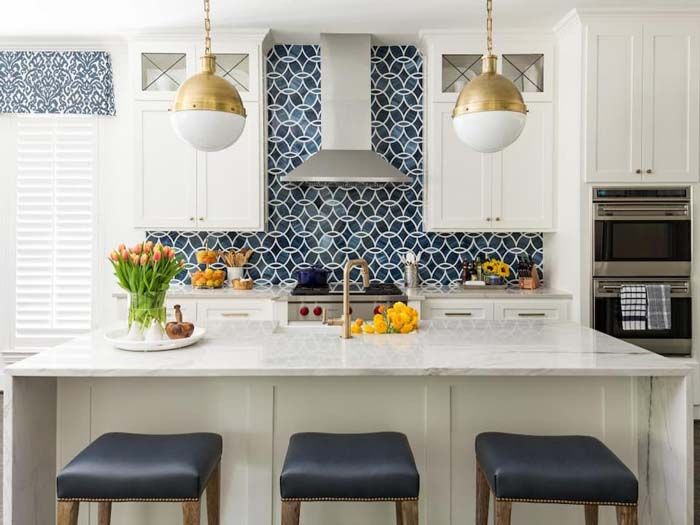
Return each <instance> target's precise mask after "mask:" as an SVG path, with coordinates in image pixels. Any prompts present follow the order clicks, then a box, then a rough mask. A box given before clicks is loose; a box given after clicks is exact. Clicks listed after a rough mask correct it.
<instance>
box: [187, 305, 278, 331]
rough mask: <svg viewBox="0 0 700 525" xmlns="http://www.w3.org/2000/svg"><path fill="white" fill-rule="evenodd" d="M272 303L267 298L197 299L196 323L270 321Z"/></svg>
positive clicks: (203, 324)
mask: <svg viewBox="0 0 700 525" xmlns="http://www.w3.org/2000/svg"><path fill="white" fill-rule="evenodd" d="M273 317H274V316H273V305H272V301H270V300H269V299H258V300H255V299H234V300H230V301H226V300H222V299H213V300H209V301H207V300H200V301H197V324H198V325H199V326H204V327H206V326H207V325H208V324H209V323H211V322H216V321H235V320H239V321H272V320H273Z"/></svg>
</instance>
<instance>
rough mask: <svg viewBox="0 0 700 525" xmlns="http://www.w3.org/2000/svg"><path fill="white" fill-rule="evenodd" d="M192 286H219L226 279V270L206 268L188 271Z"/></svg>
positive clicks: (222, 284) (221, 285)
mask: <svg viewBox="0 0 700 525" xmlns="http://www.w3.org/2000/svg"><path fill="white" fill-rule="evenodd" d="M190 279H191V281H192V287H193V288H200V289H201V288H221V287H223V286H224V281H225V280H226V270H218V269H215V268H206V269H204V270H195V271H193V272H191V273H190Z"/></svg>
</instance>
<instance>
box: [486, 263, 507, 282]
mask: <svg viewBox="0 0 700 525" xmlns="http://www.w3.org/2000/svg"><path fill="white" fill-rule="evenodd" d="M481 269H482V270H484V273H485V274H486V275H495V276H497V277H502V278H503V279H505V278H507V277H509V276H510V266H508V265H507V264H506V263H505V262H503V260H501V259H489V260H488V261H486V262H484V263H483V264H482V265H481Z"/></svg>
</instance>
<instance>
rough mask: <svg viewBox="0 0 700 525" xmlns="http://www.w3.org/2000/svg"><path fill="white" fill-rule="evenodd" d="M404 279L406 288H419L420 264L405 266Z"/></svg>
mask: <svg viewBox="0 0 700 525" xmlns="http://www.w3.org/2000/svg"><path fill="white" fill-rule="evenodd" d="M403 281H404V284H405V285H406V288H418V266H417V265H415V264H407V265H406V266H404V271H403Z"/></svg>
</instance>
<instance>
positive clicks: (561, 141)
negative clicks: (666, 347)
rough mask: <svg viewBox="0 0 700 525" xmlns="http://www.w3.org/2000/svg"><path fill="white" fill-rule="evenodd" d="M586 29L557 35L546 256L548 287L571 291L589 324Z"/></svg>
mask: <svg viewBox="0 0 700 525" xmlns="http://www.w3.org/2000/svg"><path fill="white" fill-rule="evenodd" d="M581 53H582V45H581V24H580V22H579V21H578V19H577V18H571V19H569V21H568V23H566V25H565V26H564V27H562V28H560V29H559V31H558V32H557V40H556V49H555V56H556V69H555V71H556V79H555V81H556V83H557V86H556V93H557V100H556V104H555V111H556V113H555V132H554V136H555V157H554V166H555V168H554V173H555V176H554V192H553V194H554V214H555V215H554V217H555V228H556V232H555V233H545V234H544V257H545V270H546V276H547V284H548V285H549V286H551V287H553V288H559V289H562V290H567V291H569V292H571V293H572V294H573V296H574V299H573V301H572V303H571V319H572V320H573V321H578V322H584V323H586V322H587V321H588V306H587V305H588V303H587V299H586V298H584V297H583V295H585V293H584V292H583V291H584V290H586V287H585V286H583V283H584V282H585V280H586V279H588V278H589V276H588V275H587V274H586V268H587V266H586V261H585V255H584V253H582V252H583V251H582V242H581V241H582V238H584V237H582V235H585V230H586V228H587V224H583V223H582V222H583V221H582V210H583V209H585V208H584V206H585V205H586V195H587V192H586V188H585V185H584V184H583V177H582V174H581V162H580V158H581V95H582V91H581V82H582V77H581V75H582V68H581Z"/></svg>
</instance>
